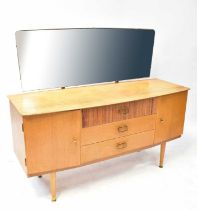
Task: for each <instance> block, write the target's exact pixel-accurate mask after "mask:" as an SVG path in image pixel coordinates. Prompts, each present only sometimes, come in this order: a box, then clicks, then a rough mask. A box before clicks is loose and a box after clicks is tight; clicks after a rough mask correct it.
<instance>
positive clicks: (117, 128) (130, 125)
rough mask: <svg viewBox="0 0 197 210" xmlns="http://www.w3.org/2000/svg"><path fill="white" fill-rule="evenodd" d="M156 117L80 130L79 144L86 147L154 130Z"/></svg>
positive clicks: (134, 119) (150, 116)
mask: <svg viewBox="0 0 197 210" xmlns="http://www.w3.org/2000/svg"><path fill="white" fill-rule="evenodd" d="M155 120H156V115H148V116H144V117H137V118H133V119H128V120H122V121H118V122H113V123H109V124H103V125H98V126H92V127H87V128H82V131H81V144H82V145H87V144H92V143H95V142H101V141H104V140H107V139H113V138H117V137H121V136H126V135H129V134H134V133H140V132H143V131H149V130H154V129H155Z"/></svg>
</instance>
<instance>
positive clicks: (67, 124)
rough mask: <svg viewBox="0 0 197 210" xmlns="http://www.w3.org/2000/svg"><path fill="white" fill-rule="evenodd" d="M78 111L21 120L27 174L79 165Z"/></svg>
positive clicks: (79, 113) (27, 117)
mask: <svg viewBox="0 0 197 210" xmlns="http://www.w3.org/2000/svg"><path fill="white" fill-rule="evenodd" d="M81 122H82V120H81V111H80V110H76V111H67V112H59V113H52V114H43V115H37V116H26V117H24V119H23V123H24V137H25V146H26V165H27V173H28V175H29V176H33V175H38V174H42V173H47V172H50V171H56V170H61V169H64V168H70V167H74V166H78V165H80V131H81Z"/></svg>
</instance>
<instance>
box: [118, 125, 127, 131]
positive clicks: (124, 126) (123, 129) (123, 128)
mask: <svg viewBox="0 0 197 210" xmlns="http://www.w3.org/2000/svg"><path fill="white" fill-rule="evenodd" d="M125 131H128V126H127V125H123V126H119V127H118V132H120V133H121V132H125Z"/></svg>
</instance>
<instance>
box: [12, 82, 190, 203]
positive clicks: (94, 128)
mask: <svg viewBox="0 0 197 210" xmlns="http://www.w3.org/2000/svg"><path fill="white" fill-rule="evenodd" d="M188 90H189V88H186V87H183V86H179V85H175V84H172V83H169V82H165V81H162V80H158V79H148V80H138V81H129V82H128V81H127V82H121V83H117V84H102V85H94V86H87V87H75V88H68V89H65V90H62V89H61V90H48V91H40V92H39V91H38V92H32V93H24V94H19V95H15V96H9V99H10V111H11V118H12V130H13V140H14V149H15V152H16V155H17V157H18V159H19V161H20V163H21V164H22V166H23V168H24V169H25V171H26V173H27V175H28V176H35V175H41V174H46V173H50V187H51V195H52V200H53V201H55V200H56V173H55V172H57V171H60V170H64V169H68V168H74V167H79V166H82V165H86V164H90V163H93V162H97V161H101V160H105V159H109V158H112V157H116V156H119V155H123V154H126V153H130V152H134V151H138V150H142V149H145V148H149V147H152V146H155V145H159V144H160V145H161V152H160V167H162V166H163V159H164V153H165V145H166V143H165V142H167V141H170V140H173V139H176V138H179V137H180V136H181V135H182V133H183V127H184V119H185V109H186V102H187V93H188Z"/></svg>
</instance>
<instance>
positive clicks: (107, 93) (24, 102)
mask: <svg viewBox="0 0 197 210" xmlns="http://www.w3.org/2000/svg"><path fill="white" fill-rule="evenodd" d="M186 90H188V88H187V87H183V86H180V85H176V84H173V83H170V82H166V81H163V80H159V79H145V80H136V81H127V82H119V83H110V84H99V85H92V86H84V87H74V88H66V89H58V90H48V91H47V90H43V91H36V92H30V93H23V94H18V95H10V96H8V98H9V100H10V101H11V103H12V104H13V105H14V106H15V108H16V109H17V110H18V112H19V113H20V114H21V115H23V116H25V115H38V114H46V113H54V112H61V111H70V110H76V109H84V108H91V107H98V106H105V105H111V104H118V103H124V102H128V101H136V100H140V99H146V98H153V97H158V96H162V95H167V94H172V93H177V92H181V91H186Z"/></svg>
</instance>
